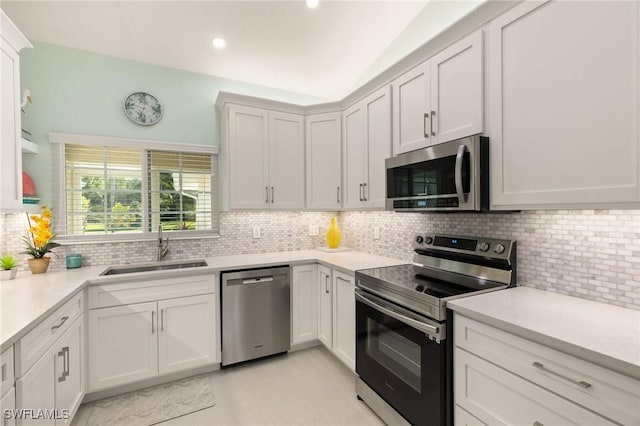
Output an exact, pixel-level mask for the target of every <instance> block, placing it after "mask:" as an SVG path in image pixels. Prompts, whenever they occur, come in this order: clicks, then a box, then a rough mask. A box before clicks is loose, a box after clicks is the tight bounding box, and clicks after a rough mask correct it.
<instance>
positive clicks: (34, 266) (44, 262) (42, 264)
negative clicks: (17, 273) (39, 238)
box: [27, 257, 51, 274]
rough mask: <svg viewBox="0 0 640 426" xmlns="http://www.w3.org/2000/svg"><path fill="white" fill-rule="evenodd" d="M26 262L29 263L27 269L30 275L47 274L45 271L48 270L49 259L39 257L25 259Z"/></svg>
mask: <svg viewBox="0 0 640 426" xmlns="http://www.w3.org/2000/svg"><path fill="white" fill-rule="evenodd" d="M27 262H29V269H30V270H31V273H32V274H43V273H45V272H47V269H48V268H49V262H51V258H50V257H40V258H37V259H36V258H33V259H27Z"/></svg>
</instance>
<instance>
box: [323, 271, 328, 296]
mask: <svg viewBox="0 0 640 426" xmlns="http://www.w3.org/2000/svg"><path fill="white" fill-rule="evenodd" d="M324 292H325V293H326V294H329V275H327V276H325V277H324Z"/></svg>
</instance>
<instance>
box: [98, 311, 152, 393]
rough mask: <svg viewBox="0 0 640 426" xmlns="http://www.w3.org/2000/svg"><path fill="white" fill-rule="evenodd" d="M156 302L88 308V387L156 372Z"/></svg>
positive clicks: (109, 383)
mask: <svg viewBox="0 0 640 426" xmlns="http://www.w3.org/2000/svg"><path fill="white" fill-rule="evenodd" d="M156 308H157V303H156V302H149V303H136V304H134V305H124V306H115V307H111V308H104V309H93V310H90V311H89V333H90V334H89V390H92V391H93V390H97V389H103V388H107V387H111V386H115V385H121V384H125V383H131V382H135V381H137V380H142V379H147V378H149V377H154V376H157V375H158V338H157V332H156V329H157V326H156V324H155V314H156Z"/></svg>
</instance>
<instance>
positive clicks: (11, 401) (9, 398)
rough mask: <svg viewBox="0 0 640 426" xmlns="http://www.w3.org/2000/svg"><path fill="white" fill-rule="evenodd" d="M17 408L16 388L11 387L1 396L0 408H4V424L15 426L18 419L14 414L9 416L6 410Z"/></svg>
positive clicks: (4, 425) (5, 425) (3, 425)
mask: <svg viewBox="0 0 640 426" xmlns="http://www.w3.org/2000/svg"><path fill="white" fill-rule="evenodd" d="M15 408H16V389H15V388H11V389H9V391H8V392H7V393H6V394H4V395H2V398H0V409H1V410H2V426H15V424H16V419H15V417H13V416H7V417H5V415H6V411H5V410H14V409H15Z"/></svg>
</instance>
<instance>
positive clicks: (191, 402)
mask: <svg viewBox="0 0 640 426" xmlns="http://www.w3.org/2000/svg"><path fill="white" fill-rule="evenodd" d="M215 403H216V402H215V399H214V397H213V392H212V390H211V373H207V374H201V375H199V376H194V377H188V378H186V379H182V380H177V381H175V382H171V383H166V384H164V385H158V386H154V387H151V388H147V389H142V390H139V391H135V392H129V393H126V394H124V395H118V396H114V397H111V398H106V399H101V400H99V401H95V402H92V403H89V404H87V407H86V408H87V409H88V410H90V412H89V419H88V421H87V425H89V426H125V425H126V426H149V425H154V424H157V423H160V422H163V421H166V420H169V419H174V418H176V417H180V416H184V415H185V414H189V413H193V412H195V411H199V410H202V409H205V408H209V407H213V406H214V405H215Z"/></svg>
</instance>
